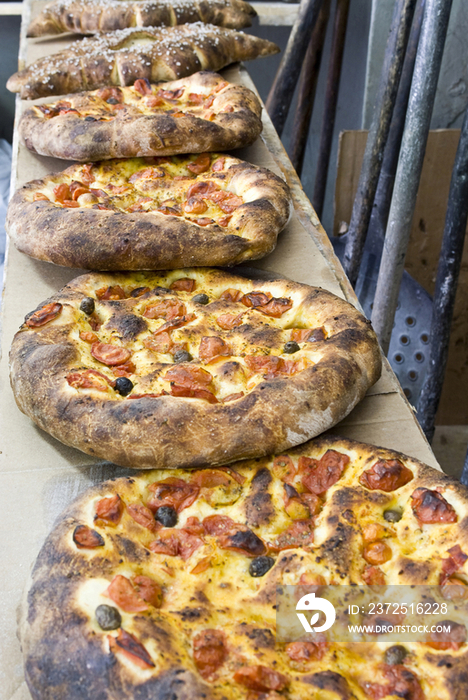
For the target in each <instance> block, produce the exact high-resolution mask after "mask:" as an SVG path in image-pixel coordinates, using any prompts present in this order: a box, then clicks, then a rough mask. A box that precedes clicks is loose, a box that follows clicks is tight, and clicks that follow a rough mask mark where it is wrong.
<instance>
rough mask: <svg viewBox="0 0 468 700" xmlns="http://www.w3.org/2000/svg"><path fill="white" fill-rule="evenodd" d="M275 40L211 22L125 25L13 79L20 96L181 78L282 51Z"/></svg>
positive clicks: (13, 87) (11, 86)
mask: <svg viewBox="0 0 468 700" xmlns="http://www.w3.org/2000/svg"><path fill="white" fill-rule="evenodd" d="M278 51H279V48H278V46H276V44H274V43H273V42H271V41H267V40H266V39H260V38H258V37H255V36H252V35H250V34H243V33H242V32H236V31H235V30H233V29H223V28H220V27H216V26H214V25H211V24H201V23H199V22H197V23H195V24H186V25H181V26H176V27H163V28H162V29H159V28H157V27H149V28H146V29H140V28H136V29H122V30H119V31H116V32H110V33H107V34H105V33H100V34H96V36H94V37H90V38H85V39H83V40H82V41H79V42H76V43H74V44H71V45H69V46H68V48H66V49H64V50H63V51H59V52H57V53H55V54H52V55H51V56H46V57H44V58H40V59H38V60H37V61H35V62H34V63H32V64H31V65H30V66H28V67H27V68H25V69H24V70H22V71H19V72H18V73H15V74H14V75H12V76H11V77H10V79H9V80H8V83H7V88H8V90H10V91H11V92H19V93H20V95H21V98H22V99H25V100H33V99H36V98H37V97H50V96H51V95H66V94H69V93H72V92H81V91H83V90H95V89H96V88H100V87H103V86H105V85H132V84H133V83H134V82H135V80H137V79H140V78H146V79H147V80H149V81H150V82H152V83H157V82H159V81H169V80H177V79H178V78H183V77H185V76H187V75H192V74H193V73H197V72H198V71H201V70H213V71H218V70H220V69H221V68H223V67H224V66H227V65H229V64H230V63H235V62H236V61H246V60H250V59H253V58H257V57H258V56H270V55H272V54H275V53H278Z"/></svg>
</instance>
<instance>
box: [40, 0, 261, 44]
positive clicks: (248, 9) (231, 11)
mask: <svg viewBox="0 0 468 700" xmlns="http://www.w3.org/2000/svg"><path fill="white" fill-rule="evenodd" d="M256 14H257V13H256V12H255V10H254V9H253V7H252V6H251V5H249V3H247V2H244V0H177V2H174V0H137V2H133V1H132V0H130V1H129V0H55V2H51V3H48V4H47V5H46V6H45V7H44V9H42V10H41V12H40V13H39V14H38V15H37V16H36V17H35V18H34V19H33V20H32V22H31V23H30V25H29V27H28V37H36V36H44V35H47V34H62V33H63V32H73V33H74V34H93V33H94V32H109V31H110V32H112V31H115V30H116V29H125V28H127V27H160V26H163V27H166V26H167V27H172V26H174V25H177V24H190V23H192V22H204V23H207V24H215V25H217V26H220V27H228V28H230V29H242V28H243V27H250V25H251V24H252V17H255V16H256Z"/></svg>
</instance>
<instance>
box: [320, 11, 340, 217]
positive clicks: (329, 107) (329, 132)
mask: <svg viewBox="0 0 468 700" xmlns="http://www.w3.org/2000/svg"><path fill="white" fill-rule="evenodd" d="M348 10H349V0H336V10H335V19H334V23H333V38H332V46H331V52H330V65H329V67H328V76H327V88H326V92H325V106H324V110H323V119H322V130H321V133H320V146H319V156H318V163H317V174H316V176H315V185H314V194H313V197H312V204H313V207H314V209H315V211H316V212H317V215H318V216H319V217H320V216H322V210H323V202H324V199H325V190H326V187H327V176H328V165H329V162H330V152H331V146H332V140H333V130H334V128H335V116H336V103H337V101H338V88H339V85H340V73H341V64H342V62H343V52H344V43H345V35H346V25H347V23H348Z"/></svg>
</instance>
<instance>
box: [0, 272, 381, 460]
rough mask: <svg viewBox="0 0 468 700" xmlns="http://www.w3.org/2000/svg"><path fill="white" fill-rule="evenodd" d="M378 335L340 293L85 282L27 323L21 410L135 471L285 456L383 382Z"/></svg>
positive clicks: (193, 278)
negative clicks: (287, 450)
mask: <svg viewBox="0 0 468 700" xmlns="http://www.w3.org/2000/svg"><path fill="white" fill-rule="evenodd" d="M380 370H381V355H380V350H379V346H378V343H377V340H376V337H375V334H374V332H373V331H372V329H371V327H370V323H369V321H367V319H365V318H364V316H362V315H361V314H360V313H359V312H358V311H357V310H356V309H355V308H354V307H353V306H351V304H349V303H348V302H346V301H343V300H342V299H339V298H338V297H336V296H334V295H333V294H331V293H330V292H327V291H324V290H322V289H319V288H314V287H309V286H307V285H304V284H297V283H295V282H291V281H288V280H272V281H268V282H265V281H260V280H251V279H246V278H244V277H240V276H238V275H232V274H229V273H227V272H224V271H222V270H210V269H204V268H192V269H186V270H174V271H172V272H167V273H160V274H157V273H139V272H135V273H128V274H115V275H109V274H108V275H104V274H88V275H84V276H82V277H78V278H77V279H75V280H74V281H72V282H70V283H69V284H68V285H67V286H66V287H64V288H63V289H62V290H61V291H59V292H58V293H57V294H55V295H54V296H53V297H51V298H50V299H49V300H47V301H46V302H43V304H41V305H40V306H39V307H38V309H37V310H36V311H35V312H34V313H32V314H30V315H29V316H28V317H27V318H26V322H25V324H24V325H23V326H22V328H21V330H20V331H19V333H17V334H16V336H15V338H14V340H13V344H12V349H11V382H12V387H13V391H14V394H15V398H16V401H17V403H18V406H19V408H20V409H21V410H22V411H23V412H24V413H26V414H27V415H28V416H29V417H30V418H31V419H32V420H33V421H34V422H35V423H37V425H39V427H41V428H42V429H43V430H46V431H47V432H49V433H50V434H51V435H53V436H54V437H56V438H57V439H59V440H61V441H62V442H64V443H65V444H67V445H72V446H74V447H77V448H79V449H81V450H83V451H84V452H87V453H88V454H92V455H95V456H96V457H99V458H103V459H106V460H109V461H112V462H115V463H116V464H121V465H123V466H129V467H133V468H138V467H141V468H144V469H150V468H173V467H196V466H201V465H205V464H224V463H226V462H230V461H233V460H235V459H242V458H250V457H259V456H263V455H266V454H271V453H277V452H279V451H281V450H284V449H287V448H289V447H291V446H293V445H297V444H300V443H302V442H305V441H306V440H308V439H309V438H310V437H312V436H314V435H317V434H319V433H321V432H323V431H324V430H326V429H327V428H329V427H331V426H332V425H334V424H335V423H337V422H338V421H339V420H341V419H342V418H343V417H344V416H345V415H347V414H348V413H349V412H350V411H351V409H352V408H353V407H354V406H355V405H356V403H357V402H358V401H360V400H361V399H362V398H363V396H364V394H365V393H366V391H367V389H368V388H369V387H370V386H371V385H372V384H374V382H375V381H377V379H378V377H379V375H380Z"/></svg>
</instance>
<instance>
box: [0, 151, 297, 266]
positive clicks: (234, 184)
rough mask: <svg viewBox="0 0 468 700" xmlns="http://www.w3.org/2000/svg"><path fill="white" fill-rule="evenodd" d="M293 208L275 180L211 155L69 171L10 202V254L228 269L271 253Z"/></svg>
mask: <svg viewBox="0 0 468 700" xmlns="http://www.w3.org/2000/svg"><path fill="white" fill-rule="evenodd" d="M291 209H292V202H291V197H290V192H289V188H288V186H287V184H286V183H285V182H284V181H283V180H282V179H281V178H280V177H278V176H277V175H275V174H274V173H272V172H271V171H269V170H267V169H266V168H260V167H258V166H255V165H251V164H250V163H246V162H245V161H241V160H239V159H238V158H232V157H231V156H229V155H219V154H216V153H202V154H200V155H195V156H172V157H169V156H157V157H155V158H130V159H128V160H107V161H101V162H100V163H94V164H93V163H85V164H83V165H79V164H77V165H72V166H71V167H69V168H67V169H66V170H64V171H63V172H61V173H56V174H53V175H48V176H47V177H45V178H43V179H42V180H33V181H32V182H29V183H27V184H26V185H25V186H24V187H22V188H21V189H20V190H18V191H17V192H16V193H15V195H14V196H13V198H12V199H11V201H10V204H9V207H8V214H7V230H8V233H9V234H10V236H11V238H12V240H13V241H14V243H15V245H16V247H17V248H18V250H20V251H21V252H22V253H26V254H27V255H30V256H31V257H33V258H37V259H39V260H47V261H49V262H52V263H55V264H56V265H64V266H66V267H76V268H85V269H91V270H164V269H168V268H170V269H173V268H178V267H187V266H192V265H200V266H203V265H234V264H236V263H239V262H242V261H244V260H252V259H256V258H261V257H263V256H264V255H266V254H267V253H269V252H271V251H272V250H273V249H274V247H275V245H276V240H277V236H278V234H279V232H280V231H281V230H282V229H283V228H284V227H285V226H286V224H287V222H288V220H289V217H290V213H291Z"/></svg>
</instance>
